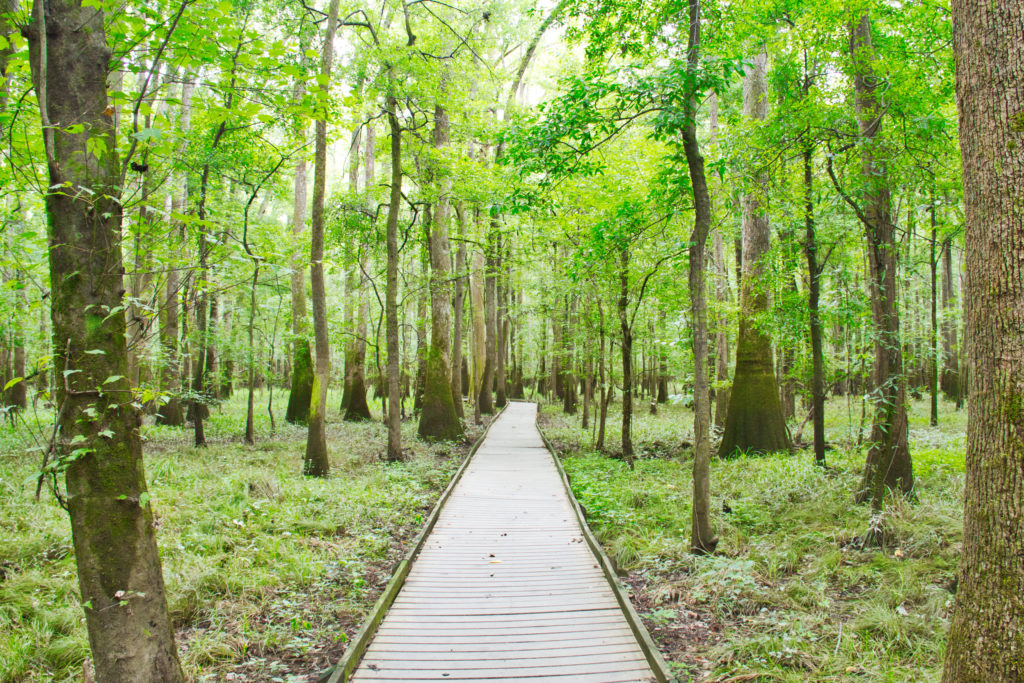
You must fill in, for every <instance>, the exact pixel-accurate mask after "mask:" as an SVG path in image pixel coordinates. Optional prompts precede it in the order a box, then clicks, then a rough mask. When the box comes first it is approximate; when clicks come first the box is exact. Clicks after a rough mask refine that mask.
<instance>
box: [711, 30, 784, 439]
mask: <svg viewBox="0 0 1024 683" xmlns="http://www.w3.org/2000/svg"><path fill="white" fill-rule="evenodd" d="M767 67H768V55H767V53H765V52H764V51H763V50H762V52H760V53H759V54H758V55H757V57H755V58H754V62H753V65H752V66H751V68H750V70H749V71H748V72H747V75H746V77H745V78H744V80H743V114H744V116H745V117H746V118H748V119H750V120H752V121H764V120H765V118H767V116H768V99H767V95H768V85H767V79H766V76H767ZM758 184H759V186H760V187H767V185H768V180H767V178H766V177H765V176H763V175H762V176H761V177H760V178H759V183H758ZM770 248H771V229H770V228H769V226H768V215H767V214H766V213H765V211H764V209H763V208H762V200H761V198H759V197H758V196H757V195H755V194H748V195H746V196H745V197H744V198H743V277H742V286H741V288H740V332H739V340H738V342H737V344H736V372H735V375H734V377H733V382H732V391H731V392H730V393H729V411H728V413H726V418H725V431H724V432H723V433H722V443H721V445H720V446H719V449H718V455H719V457H729V456H731V455H733V454H734V453H736V452H737V451H746V452H751V451H752V452H755V453H770V452H774V451H786V450H789V447H790V443H789V432H788V430H787V429H786V420H785V417H784V416H783V412H782V402H781V400H780V398H779V383H778V381H777V379H776V377H775V369H774V367H773V362H772V342H771V337H770V336H769V335H768V333H767V332H766V331H765V330H763V329H761V328H760V327H759V323H758V322H757V319H758V318H759V317H761V315H762V314H763V313H764V312H766V311H767V310H768V294H767V292H766V291H765V282H764V280H765V264H764V261H763V259H764V258H765V257H766V255H767V253H768V250H769V249H770Z"/></svg>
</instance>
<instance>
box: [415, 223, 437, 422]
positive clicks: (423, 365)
mask: <svg viewBox="0 0 1024 683" xmlns="http://www.w3.org/2000/svg"><path fill="white" fill-rule="evenodd" d="M433 213H434V212H433V211H432V210H431V208H430V207H429V206H428V207H427V208H426V209H425V210H424V212H423V215H424V223H425V225H426V229H427V234H428V235H429V234H430V231H431V230H432V227H431V226H432V224H433V221H434V218H433ZM428 251H429V249H428V247H427V246H426V245H424V247H423V249H421V250H420V282H429V280H430V276H429V274H428V273H427V268H428V266H427V262H428V261H429V260H430V255H429V254H428V253H427V252H428ZM427 290H429V287H428V288H427ZM429 296H430V292H429V291H424V292H421V293H420V294H419V295H418V296H417V297H416V358H415V360H416V381H415V383H414V385H413V404H412V405H413V407H412V411H413V415H419V414H420V411H422V410H423V390H424V388H425V387H426V383H427V299H428V297H429Z"/></svg>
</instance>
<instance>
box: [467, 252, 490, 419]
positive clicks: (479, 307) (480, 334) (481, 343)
mask: <svg viewBox="0 0 1024 683" xmlns="http://www.w3.org/2000/svg"><path fill="white" fill-rule="evenodd" d="M485 269H486V265H485V262H484V257H483V254H481V253H480V252H474V253H473V268H472V270H471V271H470V279H469V302H470V309H471V310H470V313H471V316H472V322H473V329H472V332H473V335H472V340H471V341H472V345H471V349H470V350H471V352H472V353H471V356H472V360H473V373H472V376H471V378H470V379H471V381H470V391H469V395H470V398H471V399H472V401H473V419H474V421H475V422H476V424H480V422H481V417H480V415H481V410H480V395H481V391H480V387H481V385H482V384H483V379H484V366H485V365H486V364H487V361H486V358H487V321H486V315H485V314H484V271H485Z"/></svg>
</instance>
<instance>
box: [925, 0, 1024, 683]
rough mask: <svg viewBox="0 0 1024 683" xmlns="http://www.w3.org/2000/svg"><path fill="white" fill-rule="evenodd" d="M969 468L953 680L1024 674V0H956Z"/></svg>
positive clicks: (949, 664)
mask: <svg viewBox="0 0 1024 683" xmlns="http://www.w3.org/2000/svg"><path fill="white" fill-rule="evenodd" d="M952 10H953V16H952V19H953V52H954V56H955V58H956V64H957V73H956V93H957V105H958V108H959V113H960V117H959V123H960V149H961V152H962V155H963V178H964V205H965V207H964V208H965V212H964V213H965V232H964V245H965V252H966V253H965V270H966V273H967V281H966V287H965V290H964V301H965V303H966V306H965V314H966V321H967V326H966V329H965V333H964V338H965V339H966V340H967V346H968V349H967V357H968V358H969V359H970V369H969V374H968V376H967V381H968V386H969V387H970V392H969V395H970V403H969V405H968V412H967V457H966V465H967V473H966V491H965V507H964V536H963V538H964V540H963V551H962V554H961V560H960V571H959V573H958V577H959V583H958V587H957V593H956V604H955V606H954V608H953V617H952V624H951V626H950V630H949V639H948V641H947V643H948V644H947V646H946V663H945V671H944V672H943V677H942V680H943V681H944V683H963V682H965V681H966V682H970V683H974V682H975V681H977V682H981V681H985V682H988V681H992V682H996V681H1006V682H1009V681H1020V680H1024V495H1021V492H1022V490H1024V391H1022V388H1024V334H1022V331H1024V277H1022V276H1021V263H1022V254H1024V207H1022V205H1021V188H1022V187H1024V156H1022V154H1021V150H1020V145H1021V143H1022V142H1024V31H1022V28H1024V4H1022V3H1021V2H1019V0H991V1H990V2H984V3H981V2H967V1H966V0H953V4H952Z"/></svg>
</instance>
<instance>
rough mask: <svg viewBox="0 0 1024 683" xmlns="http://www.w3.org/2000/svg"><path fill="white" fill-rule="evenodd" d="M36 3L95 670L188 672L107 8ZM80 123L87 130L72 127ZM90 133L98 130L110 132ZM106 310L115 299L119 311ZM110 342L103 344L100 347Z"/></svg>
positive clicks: (33, 40)
mask: <svg viewBox="0 0 1024 683" xmlns="http://www.w3.org/2000/svg"><path fill="white" fill-rule="evenodd" d="M43 7H44V4H43V3H41V2H37V3H35V6H34V8H33V12H32V23H31V25H30V26H28V27H27V33H28V39H29V60H30V65H31V71H32V79H33V84H34V86H35V90H36V94H37V99H38V101H39V103H40V111H41V119H42V131H43V141H44V149H45V152H46V159H47V168H48V172H49V183H48V185H47V187H50V188H60V191H58V192H52V193H48V194H47V195H46V211H47V223H48V228H49V250H48V256H49V262H50V281H51V286H52V289H51V293H50V302H51V320H52V324H53V347H54V348H53V352H54V366H55V369H56V376H57V377H58V378H60V381H58V382H57V383H56V387H55V389H56V401H57V405H58V410H57V416H56V425H57V427H58V428H59V431H58V432H57V434H58V435H59V437H58V439H57V442H56V443H55V452H54V453H50V454H48V455H50V457H51V461H50V462H51V463H52V464H55V465H57V466H58V470H57V471H60V470H61V469H64V471H65V482H66V486H67V500H66V503H67V509H68V514H69V516H70V519H71V537H72V542H73V544H74V549H75V564H76V566H77V569H78V588H79V599H80V600H81V604H82V606H83V609H84V611H85V623H86V628H87V630H88V634H89V645H90V648H91V650H92V656H93V664H94V667H95V671H96V676H97V679H98V680H101V681H125V682H127V683H134V682H139V683H142V682H145V681H167V682H170V683H177V682H178V681H184V680H185V677H184V675H183V674H182V670H181V665H180V664H179V662H178V654H177V649H176V648H175V645H174V637H173V635H172V630H171V622H170V619H169V618H168V614H167V600H166V597H165V593H164V581H163V575H162V572H161V568H160V556H159V553H158V550H157V545H156V536H155V531H154V528H155V526H154V518H153V510H152V507H151V506H150V503H149V493H148V492H147V490H146V481H145V473H144V471H143V465H142V441H141V439H140V436H139V426H140V424H141V422H142V416H141V413H140V412H139V410H138V409H137V408H136V407H135V404H134V403H133V402H132V400H131V387H130V385H129V382H128V380H127V379H126V376H127V374H128V348H127V344H126V342H125V329H126V323H125V314H124V312H123V311H124V309H123V308H122V306H123V305H124V303H125V302H124V299H123V296H122V293H123V288H124V284H123V277H122V267H123V261H122V255H121V220H122V205H121V202H120V200H119V197H120V195H121V186H122V180H121V168H120V163H119V160H118V156H117V149H118V147H117V140H116V128H115V126H114V120H113V119H114V117H113V116H112V114H111V112H112V109H111V108H110V107H109V101H108V98H107V90H106V82H107V69H108V67H109V65H110V64H111V58H112V56H111V51H110V48H109V47H108V46H107V41H106V34H105V32H104V13H103V10H101V9H99V8H97V7H95V6H90V7H82V6H81V5H80V4H79V3H78V2H77V1H75V0H71V1H64V0H54V1H52V2H49V3H46V4H45V17H44V16H40V10H41V9H43ZM75 129H77V131H78V132H71V131H72V130H75ZM89 143H100V144H99V145H96V144H92V145H90V144H89ZM108 311H109V313H108ZM96 351H99V353H95V352H96Z"/></svg>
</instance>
